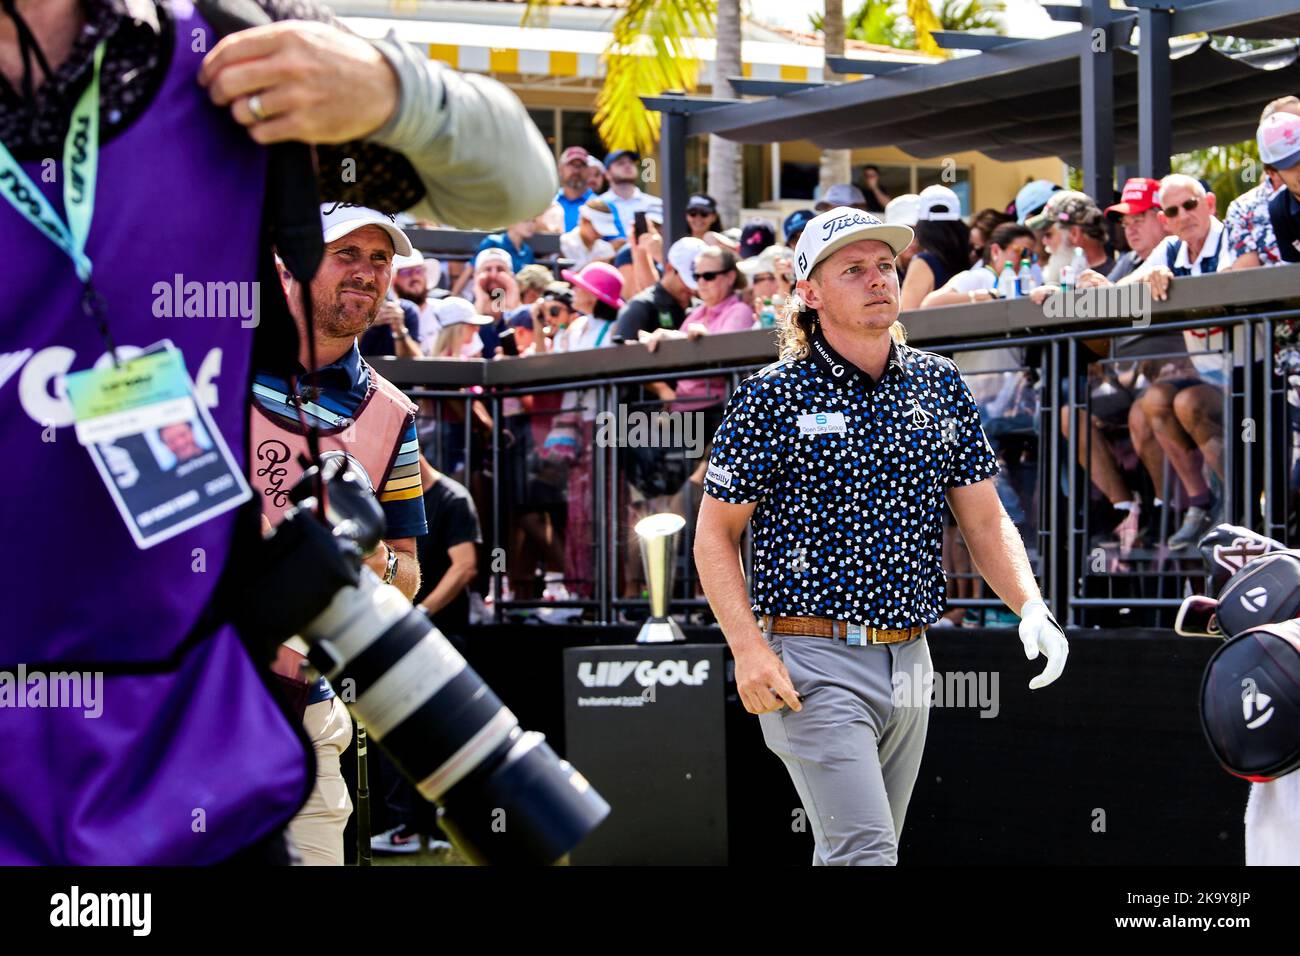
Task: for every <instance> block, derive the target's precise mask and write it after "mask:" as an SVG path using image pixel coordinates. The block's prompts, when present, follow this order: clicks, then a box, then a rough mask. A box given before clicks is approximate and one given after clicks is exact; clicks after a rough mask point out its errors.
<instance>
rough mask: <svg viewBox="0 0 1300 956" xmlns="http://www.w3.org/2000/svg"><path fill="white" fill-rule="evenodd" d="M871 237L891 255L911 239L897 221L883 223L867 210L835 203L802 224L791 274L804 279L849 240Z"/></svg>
mask: <svg viewBox="0 0 1300 956" xmlns="http://www.w3.org/2000/svg"><path fill="white" fill-rule="evenodd" d="M863 239H875V240H877V241H879V242H883V243H884V244H885V245H887V246H889V248H890V249H891V250H893V253H894V255H895V256H897V255H898V254H899V253H900V252H902V251H903V250H904V249H906V248H907V247H908V246H909V245H911V242H912V229H911V227H910V226H904V225H901V224H886V223H883V222H881V221H880V220H879V219H877V218H876V217H875V216H873V215H872V214H871V213H869V212H863V211H862V210H861V209H854V208H852V207H850V206H837V207H836V208H834V209H828V210H827V211H826V212H824V213H822V214H821V215H819V216H816V217H814V218H813V219H812V220H810V221H809V223H808V225H807V226H805V227H804V231H803V235H802V236H800V237H799V245H797V246H795V250H794V277H795V278H796V279H807V278H808V276H809V275H811V274H812V271H813V269H815V268H816V267H817V263H819V262H821V261H822V260H823V259H825V258H826V257H828V256H831V255H833V254H834V253H836V252H838V251H839V250H840V249H842V248H844V247H845V246H847V245H848V244H849V243H851V242H861V241H862V240H863Z"/></svg>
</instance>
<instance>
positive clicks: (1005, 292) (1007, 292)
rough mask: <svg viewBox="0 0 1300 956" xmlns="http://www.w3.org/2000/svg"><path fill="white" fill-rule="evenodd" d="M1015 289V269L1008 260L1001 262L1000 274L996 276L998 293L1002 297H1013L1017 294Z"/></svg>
mask: <svg viewBox="0 0 1300 956" xmlns="http://www.w3.org/2000/svg"><path fill="white" fill-rule="evenodd" d="M1019 294H1020V293H1019V291H1018V290H1017V289H1016V271H1015V270H1014V269H1013V268H1011V263H1010V262H1004V263H1002V275H1000V276H998V295H1000V296H1002V298H1004V299H1014V298H1015V297H1016V296H1017V295H1019Z"/></svg>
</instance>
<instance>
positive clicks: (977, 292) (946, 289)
mask: <svg viewBox="0 0 1300 956" xmlns="http://www.w3.org/2000/svg"><path fill="white" fill-rule="evenodd" d="M1035 248H1037V241H1036V240H1035V239H1034V234H1033V233H1032V232H1031V231H1030V230H1028V229H1026V228H1025V227H1024V226H1021V225H1017V224H1016V223H1014V222H1007V223H1003V224H1002V225H1000V226H998V227H997V228H996V229H994V230H993V234H992V235H991V236H989V239H988V242H987V243H985V245H984V261H983V262H981V263H980V264H979V265H977V266H975V267H973V268H971V269H967V270H966V271H965V272H959V273H957V274H956V275H955V276H953V277H952V278H951V279H949V280H948V282H947V283H946V284H945V285H944V286H943V288H941V289H935V290H934V291H933V292H931V293H929V294H928V295H927V296H926V297H925V298H924V299H922V300H921V308H923V309H932V308H934V307H935V306H940V305H962V304H965V303H967V302H989V301H991V300H992V299H996V298H997V297H998V293H997V285H998V276H1000V275H1001V274H1002V267H1003V266H1004V265H1006V264H1007V263H1008V262H1009V263H1011V268H1012V269H1016V270H1018V269H1019V268H1020V261H1021V260H1022V259H1028V258H1031V256H1032V254H1033V252H1034V250H1035Z"/></svg>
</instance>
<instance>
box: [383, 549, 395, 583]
mask: <svg viewBox="0 0 1300 956" xmlns="http://www.w3.org/2000/svg"><path fill="white" fill-rule="evenodd" d="M384 547H385V548H388V564H387V566H386V567H385V568H384V583H385V584H392V583H393V580H394V579H395V578H396V577H397V552H396V551H394V550H393V549H392V548H389V547H388V545H387V544H385V545H384Z"/></svg>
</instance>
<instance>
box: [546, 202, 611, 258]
mask: <svg viewBox="0 0 1300 956" xmlns="http://www.w3.org/2000/svg"><path fill="white" fill-rule="evenodd" d="M577 219H578V222H577V225H576V226H574V227H573V228H572V229H570V230H569V231H568V232H566V233H564V234H563V235H562V236H560V255H561V256H562V257H563V258H565V259H572V260H573V269H574V271H577V270H580V269H581V268H582V267H583V266H585V265H586V264H587V263H589V262H613V261H614V255H615V249H614V247H613V246H612V245H611V244H610V242H609V240H607V239H606V238H605V237H606V236H616V235H617V234H618V227H617V226H616V225H615V223H614V211H613V210H612V209H610V208H609V206H607V205H605V203H604V202H603V201H602V200H600V199H595V198H592V199H589V200H587V201H586V202H585V203H583V204H582V205H581V206H580V207H578V216H577Z"/></svg>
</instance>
